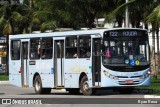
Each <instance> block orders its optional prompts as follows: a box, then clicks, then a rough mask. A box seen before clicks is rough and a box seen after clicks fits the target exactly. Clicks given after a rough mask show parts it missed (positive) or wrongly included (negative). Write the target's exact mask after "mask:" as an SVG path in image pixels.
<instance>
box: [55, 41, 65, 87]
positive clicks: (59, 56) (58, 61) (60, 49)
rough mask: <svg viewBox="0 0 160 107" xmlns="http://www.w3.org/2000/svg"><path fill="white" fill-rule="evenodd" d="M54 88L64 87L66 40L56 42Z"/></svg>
mask: <svg viewBox="0 0 160 107" xmlns="http://www.w3.org/2000/svg"><path fill="white" fill-rule="evenodd" d="M54 84H55V85H54V86H55V87H59V86H60V87H63V86H64V39H56V40H54Z"/></svg>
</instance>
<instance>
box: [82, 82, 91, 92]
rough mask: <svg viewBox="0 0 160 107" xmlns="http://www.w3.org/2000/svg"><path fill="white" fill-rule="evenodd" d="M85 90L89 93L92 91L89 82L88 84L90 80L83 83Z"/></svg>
mask: <svg viewBox="0 0 160 107" xmlns="http://www.w3.org/2000/svg"><path fill="white" fill-rule="evenodd" d="M83 90H84V91H85V92H87V93H90V92H91V89H90V88H89V84H88V81H85V82H84V83H83Z"/></svg>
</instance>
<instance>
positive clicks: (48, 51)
mask: <svg viewBox="0 0 160 107" xmlns="http://www.w3.org/2000/svg"><path fill="white" fill-rule="evenodd" d="M52 49H53V39H52V38H42V49H41V51H42V52H41V53H42V55H41V58H42V59H51V58H52V53H53V50H52Z"/></svg>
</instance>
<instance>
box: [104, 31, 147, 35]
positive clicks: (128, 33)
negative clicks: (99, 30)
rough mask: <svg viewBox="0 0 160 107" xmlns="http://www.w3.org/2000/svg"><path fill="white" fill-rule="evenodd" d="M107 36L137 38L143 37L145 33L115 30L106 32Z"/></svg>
mask: <svg viewBox="0 0 160 107" xmlns="http://www.w3.org/2000/svg"><path fill="white" fill-rule="evenodd" d="M105 35H107V36H110V37H116V36H130V37H135V36H143V35H144V32H143V31H137V30H113V31H109V32H105Z"/></svg>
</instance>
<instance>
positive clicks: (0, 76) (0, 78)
mask: <svg viewBox="0 0 160 107" xmlns="http://www.w3.org/2000/svg"><path fill="white" fill-rule="evenodd" d="M8 80H9V76H7V75H2V74H0V81H8Z"/></svg>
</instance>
